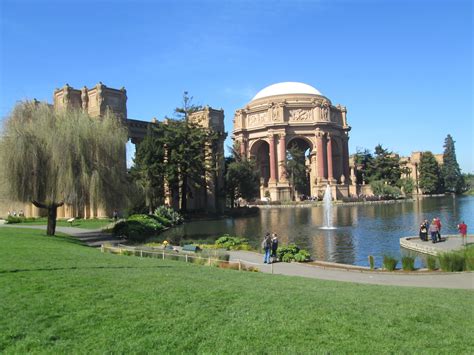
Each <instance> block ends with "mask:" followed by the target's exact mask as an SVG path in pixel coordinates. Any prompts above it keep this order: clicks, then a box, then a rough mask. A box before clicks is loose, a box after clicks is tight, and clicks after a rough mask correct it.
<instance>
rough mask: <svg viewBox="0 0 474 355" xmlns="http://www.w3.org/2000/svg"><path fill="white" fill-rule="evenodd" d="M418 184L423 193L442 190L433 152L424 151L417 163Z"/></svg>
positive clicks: (438, 169)
mask: <svg viewBox="0 0 474 355" xmlns="http://www.w3.org/2000/svg"><path fill="white" fill-rule="evenodd" d="M419 172H420V175H419V176H420V178H419V186H420V188H421V190H422V191H423V193H424V194H434V193H438V192H441V191H442V181H441V172H440V168H439V165H438V162H437V161H436V159H435V157H434V155H433V153H431V152H424V153H423V155H422V156H421V159H420V165H419Z"/></svg>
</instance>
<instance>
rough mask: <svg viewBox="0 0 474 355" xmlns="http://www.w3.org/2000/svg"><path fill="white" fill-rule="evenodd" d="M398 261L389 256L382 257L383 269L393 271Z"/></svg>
mask: <svg viewBox="0 0 474 355" xmlns="http://www.w3.org/2000/svg"><path fill="white" fill-rule="evenodd" d="M397 264H398V260H397V259H396V258H394V257H393V256H390V255H384V257H383V267H384V268H385V269H386V270H388V271H393V270H395V268H396V267H397Z"/></svg>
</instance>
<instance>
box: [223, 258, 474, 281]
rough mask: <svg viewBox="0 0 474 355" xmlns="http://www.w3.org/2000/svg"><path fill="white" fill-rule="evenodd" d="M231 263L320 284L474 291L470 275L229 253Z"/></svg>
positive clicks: (467, 273) (468, 273) (472, 279)
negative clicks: (275, 259)
mask: <svg viewBox="0 0 474 355" xmlns="http://www.w3.org/2000/svg"><path fill="white" fill-rule="evenodd" d="M230 256H231V260H234V261H237V260H239V259H240V260H241V261H242V262H243V263H244V264H245V263H246V262H249V263H251V264H250V265H255V266H256V267H257V268H258V269H259V270H260V271H262V272H265V273H271V272H272V267H273V273H274V274H280V275H289V276H303V277H310V278H314V279H321V280H333V281H344V282H356V283H363V284H372V285H385V286H410V287H433V288H458V289H469V290H474V273H473V272H449V273H444V272H419V273H404V272H402V271H400V272H385V271H372V270H368V269H367V270H365V271H364V270H362V269H359V270H356V269H353V268H351V267H350V266H349V268H348V269H341V268H330V267H326V266H316V265H311V264H304V263H280V262H279V263H274V264H271V265H268V264H263V255H262V254H258V253H254V252H248V251H231V252H230Z"/></svg>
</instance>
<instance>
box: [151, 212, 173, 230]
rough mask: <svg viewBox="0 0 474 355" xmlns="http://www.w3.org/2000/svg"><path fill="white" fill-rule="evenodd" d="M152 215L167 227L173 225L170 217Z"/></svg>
mask: <svg viewBox="0 0 474 355" xmlns="http://www.w3.org/2000/svg"><path fill="white" fill-rule="evenodd" d="M150 217H151V218H153V219H154V220H155V221H158V222H159V223H161V224H162V225H164V226H165V227H171V226H172V225H173V223H171V221H170V220H169V219H167V218H165V217H163V216H157V215H156V214H151V215H150Z"/></svg>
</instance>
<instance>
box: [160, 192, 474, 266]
mask: <svg viewBox="0 0 474 355" xmlns="http://www.w3.org/2000/svg"><path fill="white" fill-rule="evenodd" d="M434 217H439V218H440V219H441V223H442V230H441V234H442V235H443V234H457V228H456V226H457V224H458V223H459V222H460V221H461V220H464V221H465V222H466V224H467V225H468V228H470V230H471V231H472V228H474V224H473V223H474V196H460V197H459V196H443V197H427V198H423V199H418V200H407V201H396V202H394V203H388V204H387V203H380V204H379V203H376V204H351V205H335V206H334V207H333V225H334V226H335V227H336V229H332V230H327V229H321V227H322V226H323V225H324V223H325V222H324V211H323V206H312V207H290V208H262V209H261V210H260V214H259V215H257V216H253V217H246V218H224V219H219V220H209V221H194V222H189V223H186V224H184V225H182V226H179V227H176V228H172V229H170V230H168V231H166V232H164V234H161V235H160V238H163V237H164V238H173V239H174V240H177V239H180V238H184V239H190V240H199V239H209V238H217V237H219V236H221V235H222V234H225V233H227V234H231V235H237V236H242V237H245V238H248V239H249V241H250V243H251V244H252V245H253V246H255V247H258V246H259V244H260V241H261V239H262V237H263V235H264V234H265V232H267V231H268V232H275V233H277V234H278V236H279V240H280V243H282V244H288V243H295V244H296V245H298V246H299V247H300V248H304V249H307V250H308V251H309V252H310V253H311V256H312V258H313V259H317V260H324V261H331V262H336V263H343V264H352V265H361V266H368V260H367V257H368V255H373V256H374V257H375V261H376V266H378V267H379V266H381V264H382V258H383V255H384V254H390V255H393V256H395V257H397V258H400V257H401V256H402V255H404V254H407V253H410V254H413V252H408V251H406V250H404V249H401V248H400V243H399V239H400V238H401V237H404V236H410V235H418V228H419V225H420V223H421V222H422V221H423V220H424V219H428V220H431V219H433V218H434ZM414 255H415V256H417V261H416V265H417V266H418V267H419V266H422V265H423V264H424V262H423V260H424V256H423V255H419V254H414Z"/></svg>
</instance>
